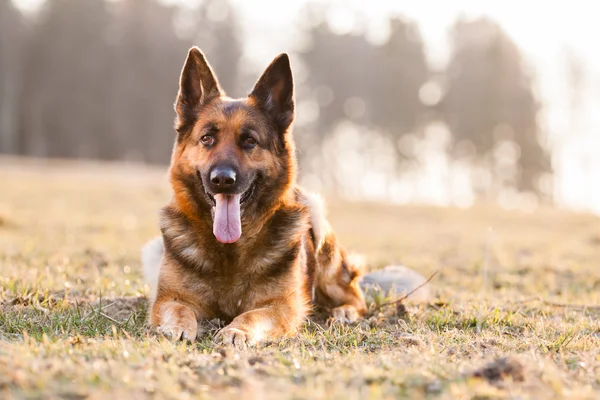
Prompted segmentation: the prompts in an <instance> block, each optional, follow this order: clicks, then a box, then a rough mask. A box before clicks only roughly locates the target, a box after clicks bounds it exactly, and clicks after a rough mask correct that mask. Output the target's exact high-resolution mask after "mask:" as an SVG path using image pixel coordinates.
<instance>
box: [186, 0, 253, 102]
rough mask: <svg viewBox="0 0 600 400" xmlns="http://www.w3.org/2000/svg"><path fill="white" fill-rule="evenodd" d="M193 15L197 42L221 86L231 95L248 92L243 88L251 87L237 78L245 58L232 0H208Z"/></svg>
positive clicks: (194, 36)
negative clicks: (243, 84)
mask: <svg viewBox="0 0 600 400" xmlns="http://www.w3.org/2000/svg"><path fill="white" fill-rule="evenodd" d="M192 16H193V17H194V21H193V22H194V23H193V26H194V27H195V30H194V31H193V40H194V44H196V45H197V46H198V47H200V49H202V51H203V52H204V54H205V55H206V57H207V59H208V60H209V62H210V64H211V66H212V67H213V69H214V70H215V71H216V73H217V76H218V78H219V83H220V84H221V86H222V88H223V89H224V90H225V91H226V92H227V93H228V94H229V95H230V96H232V97H241V96H245V95H246V94H247V93H244V92H243V91H244V90H249V89H250V87H241V85H242V82H240V80H239V79H238V77H239V76H240V62H241V59H242V44H241V43H240V32H239V29H240V25H239V21H238V18H237V16H236V14H235V12H234V10H233V8H232V7H231V5H230V3H229V1H223V0H208V1H205V2H204V3H203V4H202V7H200V8H199V9H198V11H197V13H196V14H192Z"/></svg>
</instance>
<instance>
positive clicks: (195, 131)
mask: <svg viewBox="0 0 600 400" xmlns="http://www.w3.org/2000/svg"><path fill="white" fill-rule="evenodd" d="M175 110H176V112H177V118H176V124H175V129H176V131H177V139H176V141H175V145H174V149H173V153H172V159H171V166H170V169H169V179H170V183H171V186H172V189H173V198H172V200H171V202H170V203H169V204H168V205H167V206H166V207H164V208H163V209H162V212H161V219H160V225H161V231H162V238H158V239H155V240H154V241H153V242H151V243H150V244H148V245H147V246H146V247H145V249H144V251H143V254H142V258H143V263H144V270H145V274H146V276H147V279H148V280H149V283H150V286H151V287H152V294H151V297H152V306H151V311H150V315H149V320H150V324H151V325H152V326H154V327H155V328H157V330H158V331H159V332H161V333H163V334H165V335H167V336H169V337H171V338H172V339H175V340H179V339H188V340H194V339H196V337H197V335H198V333H199V331H200V329H199V323H200V322H202V321H204V320H211V319H213V318H218V319H220V320H223V321H225V322H228V325H226V326H225V327H224V328H222V329H221V330H220V331H219V332H218V334H217V336H216V338H217V340H218V341H219V342H223V343H225V344H228V345H234V346H236V347H242V348H244V347H246V346H247V345H255V344H258V343H260V342H263V341H266V340H275V339H278V338H281V337H284V336H289V335H293V334H294V332H295V331H296V330H297V329H298V327H299V326H300V325H301V323H302V322H303V320H304V319H305V318H306V317H307V316H308V314H309V311H310V310H311V306H312V305H314V304H316V305H319V306H322V307H323V308H325V309H328V310H330V311H331V314H332V317H333V318H334V319H336V320H339V321H342V322H352V321H355V320H357V319H358V318H360V317H361V316H362V315H363V314H364V313H365V311H366V306H365V300H364V296H363V293H362V291H361V288H360V286H359V277H360V274H361V267H360V265H358V263H357V262H355V261H354V260H352V257H350V256H349V255H348V254H347V253H346V252H345V251H344V250H343V249H342V248H341V247H340V246H339V245H338V243H337V240H336V237H335V235H334V233H333V232H332V230H331V229H330V226H329V224H328V223H327V221H326V220H325V218H324V211H323V206H322V203H321V202H320V200H319V197H317V196H315V195H313V194H310V193H308V192H306V191H304V190H303V189H301V188H300V187H299V186H297V185H296V158H295V150H294V140H293V137H292V132H291V125H292V122H293V120H294V85H293V79H292V71H291V68H290V62H289V59H288V56H287V54H281V55H279V56H278V57H276V58H275V59H274V60H273V62H272V63H271V64H270V65H269V66H268V67H267V69H266V70H265V72H264V73H263V74H262V76H261V77H260V78H259V79H258V81H257V82H256V84H255V86H254V88H253V89H252V92H251V93H250V95H249V96H248V97H247V98H243V99H237V100H236V99H231V98H229V97H227V96H226V95H225V93H224V92H223V90H222V89H221V87H220V86H219V83H218V81H217V78H216V76H215V74H214V73H213V70H212V69H211V67H210V65H209V64H208V62H207V61H206V59H205V57H204V55H203V54H202V52H201V51H200V50H199V49H198V48H196V47H193V48H192V49H190V51H189V53H188V56H187V60H186V61H185V65H184V67H183V70H182V72H181V78H180V83H179V93H178V95H177V101H176V104H175ZM156 256H158V257H156Z"/></svg>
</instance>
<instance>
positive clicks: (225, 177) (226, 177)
mask: <svg viewBox="0 0 600 400" xmlns="http://www.w3.org/2000/svg"><path fill="white" fill-rule="evenodd" d="M210 183H212V184H213V186H214V188H215V189H217V190H224V189H230V188H231V187H232V186H233V185H235V171H234V170H233V168H231V167H216V168H214V169H213V170H212V171H211V172H210Z"/></svg>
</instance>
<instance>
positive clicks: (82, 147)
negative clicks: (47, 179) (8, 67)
mask: <svg viewBox="0 0 600 400" xmlns="http://www.w3.org/2000/svg"><path fill="white" fill-rule="evenodd" d="M109 23H110V15H109V14H108V11H107V10H106V7H105V2H104V0H86V1H79V0H47V1H46V2H45V4H44V7H43V10H42V14H41V16H40V19H39V21H38V25H37V26H36V30H35V34H34V36H33V39H32V45H31V46H30V49H29V51H28V54H27V57H26V65H25V71H24V77H23V98H22V100H23V107H22V110H21V112H22V128H23V130H24V132H23V135H24V139H25V144H24V151H25V152H26V153H27V154H34V155H39V156H52V157H98V156H100V155H101V149H102V148H103V147H106V146H107V145H108V144H109V142H110V136H109V135H108V134H109V133H110V116H109V115H108V113H107V109H108V106H109V101H110V85H109V84H108V82H109V75H108V73H109V66H110V61H111V58H110V56H109V54H110V52H109V48H108V45H107V43H106V40H105V38H106V32H107V28H108V26H109Z"/></svg>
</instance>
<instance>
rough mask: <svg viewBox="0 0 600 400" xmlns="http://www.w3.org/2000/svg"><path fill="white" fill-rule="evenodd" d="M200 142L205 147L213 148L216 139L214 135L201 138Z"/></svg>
mask: <svg viewBox="0 0 600 400" xmlns="http://www.w3.org/2000/svg"><path fill="white" fill-rule="evenodd" d="M200 141H201V142H202V144H203V145H205V146H212V145H213V144H214V143H215V138H214V136H212V135H204V136H202V137H201V138H200Z"/></svg>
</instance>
